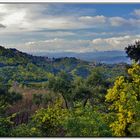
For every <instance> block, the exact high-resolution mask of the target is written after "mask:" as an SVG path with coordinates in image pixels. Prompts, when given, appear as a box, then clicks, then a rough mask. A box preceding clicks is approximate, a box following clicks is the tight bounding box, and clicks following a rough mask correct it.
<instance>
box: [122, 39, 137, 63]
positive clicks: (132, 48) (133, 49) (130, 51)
mask: <svg viewBox="0 0 140 140" xmlns="http://www.w3.org/2000/svg"><path fill="white" fill-rule="evenodd" d="M125 51H126V53H127V55H128V57H130V59H131V60H135V61H136V62H138V63H139V64H140V41H136V42H135V44H131V45H128V47H126V48H125Z"/></svg>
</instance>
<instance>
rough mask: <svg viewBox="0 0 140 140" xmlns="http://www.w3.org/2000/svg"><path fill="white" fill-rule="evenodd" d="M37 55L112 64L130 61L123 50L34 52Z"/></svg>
mask: <svg viewBox="0 0 140 140" xmlns="http://www.w3.org/2000/svg"><path fill="white" fill-rule="evenodd" d="M34 55H37V56H48V57H51V58H53V57H54V58H60V57H76V58H78V59H82V60H85V61H89V62H92V61H97V62H101V63H107V64H113V63H121V62H124V63H130V60H129V58H128V57H127V56H126V53H125V52H124V51H98V52H88V53H73V52H62V53H35V54H34Z"/></svg>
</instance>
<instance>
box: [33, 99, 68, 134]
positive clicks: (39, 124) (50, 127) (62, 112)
mask: <svg viewBox="0 0 140 140" xmlns="http://www.w3.org/2000/svg"><path fill="white" fill-rule="evenodd" d="M61 104H62V101H61V100H58V101H57V102H56V103H55V104H54V106H49V107H48V108H47V109H43V108H42V109H40V110H38V111H37V112H36V113H35V115H34V116H33V123H34V126H35V127H36V128H37V129H39V130H40V131H41V132H42V134H43V136H61V135H63V133H62V132H63V127H62V122H63V120H64V119H65V117H66V116H67V110H66V109H63V108H62V107H61V106H62V105H61ZM61 133H62V134H61Z"/></svg>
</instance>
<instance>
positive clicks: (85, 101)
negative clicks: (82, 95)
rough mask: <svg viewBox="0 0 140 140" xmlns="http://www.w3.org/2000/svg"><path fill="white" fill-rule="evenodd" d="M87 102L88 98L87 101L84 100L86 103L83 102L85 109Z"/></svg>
mask: <svg viewBox="0 0 140 140" xmlns="http://www.w3.org/2000/svg"><path fill="white" fill-rule="evenodd" d="M87 101H88V98H86V99H85V100H84V102H83V107H85V106H86V104H87Z"/></svg>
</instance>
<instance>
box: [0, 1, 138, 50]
mask: <svg viewBox="0 0 140 140" xmlns="http://www.w3.org/2000/svg"><path fill="white" fill-rule="evenodd" d="M139 25H140V4H85V3H84V4H70V3H67V4H60V3H56V4H51V3H46V4H0V36H1V37H0V44H1V45H3V46H5V47H7V48H17V49H19V50H21V51H24V52H27V53H45V52H46V53H54V52H61V53H62V52H64V53H65V52H66V53H68V52H74V53H87V52H96V51H112V50H113V51H114V50H120V51H122V50H124V47H126V46H127V45H128V44H131V43H134V41H135V40H138V39H140V26H139Z"/></svg>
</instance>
